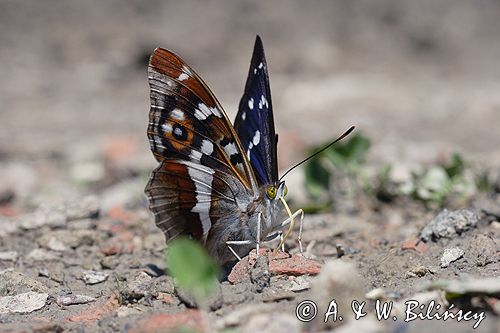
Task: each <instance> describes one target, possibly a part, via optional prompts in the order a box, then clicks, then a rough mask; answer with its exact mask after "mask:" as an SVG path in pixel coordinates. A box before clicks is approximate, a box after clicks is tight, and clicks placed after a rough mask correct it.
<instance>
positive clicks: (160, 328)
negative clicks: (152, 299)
mask: <svg viewBox="0 0 500 333" xmlns="http://www.w3.org/2000/svg"><path fill="white" fill-rule="evenodd" d="M176 328H182V329H191V330H194V331H199V332H203V331H204V329H203V328H204V325H203V316H202V315H201V313H200V311H198V310H195V309H187V310H185V311H182V312H177V313H175V314H155V315H152V316H149V317H148V318H145V319H143V320H140V321H139V322H138V324H137V326H136V327H135V328H132V329H131V330H130V331H129V333H160V332H172V331H174V330H175V329H176Z"/></svg>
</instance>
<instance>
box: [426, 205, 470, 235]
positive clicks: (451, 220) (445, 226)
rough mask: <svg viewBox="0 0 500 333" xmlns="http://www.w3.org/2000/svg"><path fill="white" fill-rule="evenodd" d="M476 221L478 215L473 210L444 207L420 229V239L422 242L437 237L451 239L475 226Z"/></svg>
mask: <svg viewBox="0 0 500 333" xmlns="http://www.w3.org/2000/svg"><path fill="white" fill-rule="evenodd" d="M478 221H479V215H478V214H477V212H475V211H473V210H470V209H460V210H455V211H448V210H447V209H444V210H443V211H442V212H441V213H439V214H438V215H437V216H436V217H435V218H434V219H432V220H431V221H430V222H429V223H428V224H427V225H426V226H425V227H424V228H423V229H422V231H421V232H420V239H421V240H423V241H424V242H427V241H429V240H437V239H439V238H449V239H452V238H455V237H456V236H458V235H460V234H462V233H464V232H465V231H467V230H469V229H471V228H473V227H475V226H476V224H477V222H478Z"/></svg>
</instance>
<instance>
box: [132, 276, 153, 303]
mask: <svg viewBox="0 0 500 333" xmlns="http://www.w3.org/2000/svg"><path fill="white" fill-rule="evenodd" d="M152 280H153V279H152V278H151V276H149V275H148V274H146V273H145V272H137V273H136V274H135V275H134V276H133V277H132V279H131V280H130V281H129V282H128V283H127V288H128V293H129V294H130V296H132V297H133V298H141V297H144V296H146V295H149V294H151V292H152V288H151V285H152V283H153V281H152Z"/></svg>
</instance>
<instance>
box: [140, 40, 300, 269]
mask: <svg viewBox="0 0 500 333" xmlns="http://www.w3.org/2000/svg"><path fill="white" fill-rule="evenodd" d="M148 75H149V85H150V89H151V110H150V112H149V126H148V131H147V133H148V138H149V142H150V146H151V150H152V152H153V154H154V156H155V158H156V160H157V161H158V162H159V163H160V164H159V166H158V167H157V168H156V169H155V170H154V171H153V172H152V174H151V177H150V179H149V182H148V184H147V186H146V189H145V192H146V194H147V197H148V199H149V204H150V210H151V211H152V212H153V214H154V216H155V220H156V225H157V226H158V227H159V228H160V229H161V230H162V231H163V232H164V234H165V236H166V239H167V241H168V240H170V239H173V238H175V237H177V236H179V235H185V236H188V237H190V238H193V239H196V240H198V241H200V242H201V243H202V244H204V245H205V247H206V248H207V250H208V252H209V254H210V255H211V256H212V257H213V258H214V259H215V260H216V261H217V262H218V263H220V264H225V263H227V262H230V261H233V260H234V259H235V258H238V259H239V258H240V257H242V256H245V255H246V254H248V253H249V252H250V250H251V249H253V248H257V250H258V248H259V245H260V244H261V243H262V242H266V241H269V240H272V239H274V238H276V237H278V236H281V237H282V242H283V239H284V237H283V231H285V230H286V229H287V228H288V231H287V232H286V235H288V232H289V231H290V230H291V229H292V227H293V224H294V219H295V218H296V217H298V216H300V231H299V237H298V241H299V245H300V248H301V251H302V244H301V241H300V236H301V232H302V219H303V211H302V210H298V211H297V212H295V213H293V214H292V213H291V211H290V209H289V207H288V205H287V203H286V201H285V199H284V197H285V195H286V192H287V188H286V186H285V182H284V181H281V180H280V178H278V166H277V152H276V148H277V142H278V136H277V135H276V133H275V129H274V120H273V110H272V104H271V91H270V88H269V76H268V72H267V64H266V59H265V57H264V48H263V45H262V41H261V39H260V38H259V37H258V36H257V39H256V41H255V46H254V51H253V56H252V60H251V64H250V70H249V73H248V78H247V83H246V86H245V91H244V94H243V97H242V99H241V101H240V105H239V110H238V114H237V115H236V120H235V123H234V126H233V125H231V122H230V121H229V119H228V117H227V115H226V113H225V112H224V110H223V109H222V106H221V105H220V103H219V102H218V101H217V98H216V97H215V96H214V94H213V93H212V92H211V91H210V89H209V88H208V87H207V85H206V84H205V83H204V82H203V80H202V79H201V77H200V76H199V75H198V74H196V72H195V71H194V70H193V69H192V68H191V67H189V66H188V65H187V64H186V63H185V62H184V61H183V60H182V59H181V58H179V57H178V56H177V55H175V54H173V53H172V52H170V51H167V50H165V49H162V48H158V49H156V50H155V51H154V53H153V54H152V55H151V58H150V61H149V67H148ZM283 207H285V209H286V211H287V213H288V218H287V219H285V220H282V219H280V214H281V212H282V210H283ZM286 235H285V237H286Z"/></svg>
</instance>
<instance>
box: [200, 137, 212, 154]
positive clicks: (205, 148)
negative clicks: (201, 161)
mask: <svg viewBox="0 0 500 333" xmlns="http://www.w3.org/2000/svg"><path fill="white" fill-rule="evenodd" d="M201 152H202V153H203V154H205V155H210V154H212V153H213V152H214V145H213V143H212V142H210V141H208V140H203V141H202V142H201Z"/></svg>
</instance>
